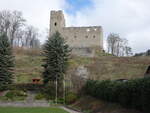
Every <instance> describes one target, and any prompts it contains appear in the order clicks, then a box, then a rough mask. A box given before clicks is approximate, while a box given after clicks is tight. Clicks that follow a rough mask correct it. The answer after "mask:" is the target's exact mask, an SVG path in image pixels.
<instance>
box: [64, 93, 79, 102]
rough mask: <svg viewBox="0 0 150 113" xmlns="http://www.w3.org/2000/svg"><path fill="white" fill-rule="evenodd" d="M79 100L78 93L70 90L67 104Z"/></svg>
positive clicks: (67, 95)
mask: <svg viewBox="0 0 150 113" xmlns="http://www.w3.org/2000/svg"><path fill="white" fill-rule="evenodd" d="M76 100H77V95H76V94H75V93H73V92H69V93H67V94H66V99H65V101H66V104H72V103H74V102H75V101H76Z"/></svg>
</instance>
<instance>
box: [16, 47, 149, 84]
mask: <svg viewBox="0 0 150 113" xmlns="http://www.w3.org/2000/svg"><path fill="white" fill-rule="evenodd" d="M31 53H32V54H31ZM15 59H16V61H15V64H16V67H15V75H16V79H15V81H16V82H17V83H28V82H31V80H32V78H37V77H40V76H41V73H42V67H41V65H42V56H40V52H39V51H38V52H37V53H35V52H33V51H32V52H31V51H30V52H25V50H21V51H20V52H15ZM69 64H70V66H69V69H68V74H67V75H68V76H67V78H68V77H69V78H70V76H71V75H73V74H74V72H75V71H76V69H77V68H78V67H79V66H84V67H85V68H86V69H87V71H88V73H89V75H88V77H89V78H91V79H95V80H103V79H120V78H125V79H132V78H137V77H143V76H144V73H145V71H146V68H147V66H148V65H150V57H114V56H110V55H107V54H104V53H101V54H99V55H98V56H97V57H94V58H87V57H77V56H72V57H71V59H70V60H69Z"/></svg>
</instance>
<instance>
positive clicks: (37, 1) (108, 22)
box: [0, 0, 150, 52]
mask: <svg viewBox="0 0 150 113" xmlns="http://www.w3.org/2000/svg"><path fill="white" fill-rule="evenodd" d="M4 9H7V10H12V11H13V10H18V11H22V12H23V16H24V18H25V19H26V20H27V23H28V24H30V25H33V26H35V27H37V28H38V29H39V30H40V31H41V33H44V32H45V29H46V28H49V16H50V10H63V11H64V13H65V18H66V23H67V26H90V25H93V26H102V27H103V30H104V39H105V40H106V38H107V36H108V34H109V33H118V34H119V35H120V37H122V38H127V39H128V40H129V44H130V46H131V47H132V48H133V51H134V52H142V51H146V50H147V49H150V0H0V10H4ZM45 39H46V38H45V37H41V39H40V40H41V41H42V42H43V41H44V40H45Z"/></svg>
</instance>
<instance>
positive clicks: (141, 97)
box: [84, 78, 150, 112]
mask: <svg viewBox="0 0 150 113" xmlns="http://www.w3.org/2000/svg"><path fill="white" fill-rule="evenodd" d="M84 90H85V93H86V94H88V95H91V96H93V97H96V98H98V99H102V100H105V101H108V102H116V103H119V104H120V105H122V106H124V107H127V108H133V109H137V110H141V111H145V112H150V78H140V79H134V80H129V81H126V82H121V81H110V80H104V81H94V80H89V81H87V83H86V85H85V87H84Z"/></svg>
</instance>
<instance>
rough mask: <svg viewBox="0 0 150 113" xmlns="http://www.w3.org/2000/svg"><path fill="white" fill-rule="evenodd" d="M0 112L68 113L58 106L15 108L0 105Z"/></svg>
mask: <svg viewBox="0 0 150 113" xmlns="http://www.w3.org/2000/svg"><path fill="white" fill-rule="evenodd" d="M0 113H68V112H66V111H64V110H62V109H60V108H40V107H38V108H16V107H0Z"/></svg>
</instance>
